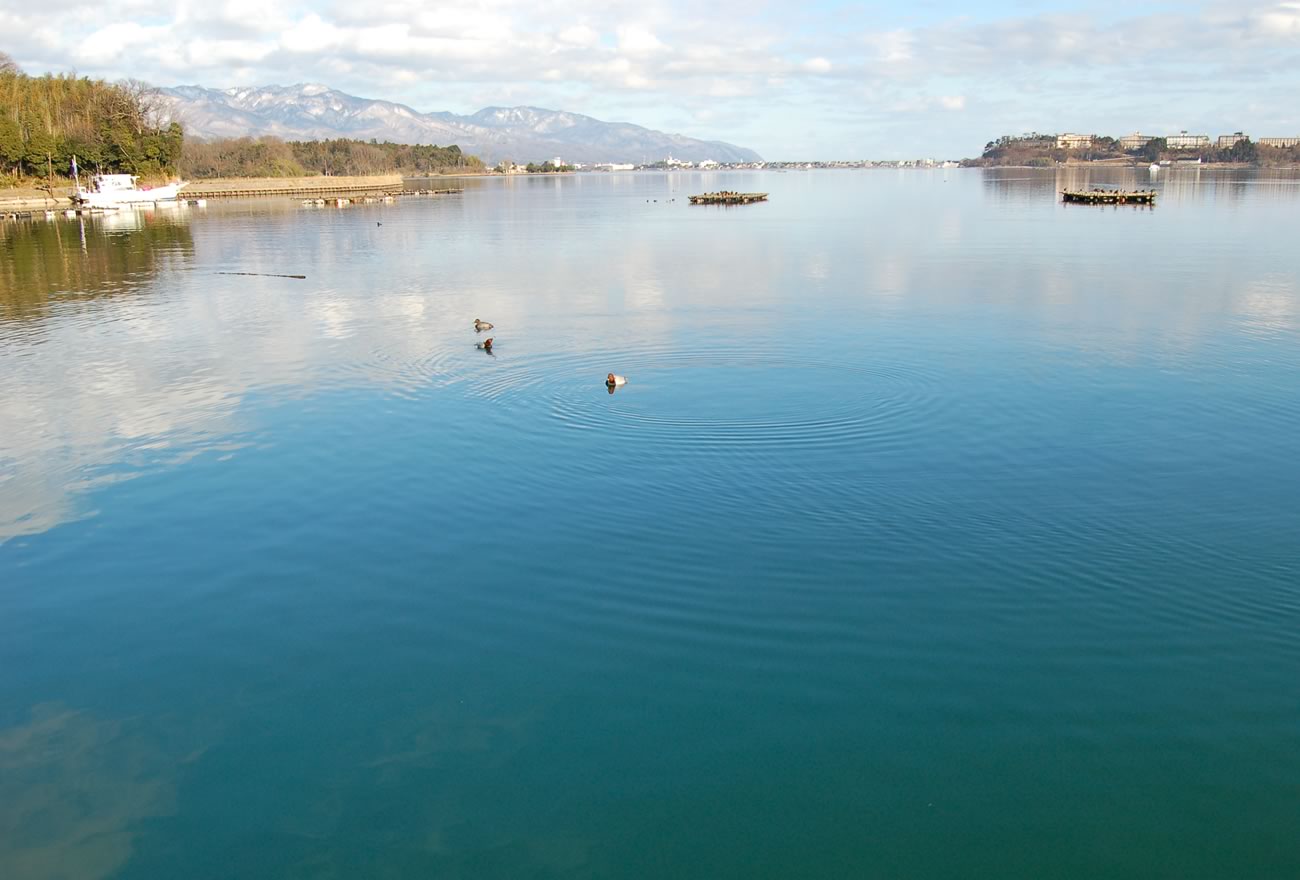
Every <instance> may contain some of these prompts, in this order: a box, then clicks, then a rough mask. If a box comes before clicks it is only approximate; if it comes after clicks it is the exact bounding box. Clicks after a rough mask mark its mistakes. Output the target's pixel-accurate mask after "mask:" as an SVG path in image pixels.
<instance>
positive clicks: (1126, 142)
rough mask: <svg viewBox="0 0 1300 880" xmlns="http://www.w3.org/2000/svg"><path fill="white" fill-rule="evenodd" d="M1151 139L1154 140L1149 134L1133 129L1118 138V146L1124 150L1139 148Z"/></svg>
mask: <svg viewBox="0 0 1300 880" xmlns="http://www.w3.org/2000/svg"><path fill="white" fill-rule="evenodd" d="M1153 140H1155V138H1154V137H1152V136H1151V135H1149V134H1142V133H1140V132H1136V131H1135V132H1133V133H1132V134H1126V135H1124V136H1123V137H1122V138H1120V139H1119V148H1120V149H1121V150H1124V151H1126V152H1127V151H1129V150H1140V149H1142V148H1143V147H1145V146H1146V145H1147V144H1149V143H1151V142H1152V141H1153Z"/></svg>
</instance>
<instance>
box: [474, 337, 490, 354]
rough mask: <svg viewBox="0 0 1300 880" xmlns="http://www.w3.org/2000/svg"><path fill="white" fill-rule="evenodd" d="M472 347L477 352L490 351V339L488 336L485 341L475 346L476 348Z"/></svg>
mask: <svg viewBox="0 0 1300 880" xmlns="http://www.w3.org/2000/svg"><path fill="white" fill-rule="evenodd" d="M474 347H475V348H477V349H478V350H479V351H491V350H492V337H491V336H489V337H488V338H487V339H484V340H483V341H482V342H480V343H479V344H478V345H476V346H474Z"/></svg>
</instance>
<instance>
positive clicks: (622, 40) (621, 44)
mask: <svg viewBox="0 0 1300 880" xmlns="http://www.w3.org/2000/svg"><path fill="white" fill-rule="evenodd" d="M617 34H618V48H619V49H621V50H622V51H624V52H658V51H659V50H661V49H663V48H665V47H664V44H663V43H661V42H660V41H659V38H658V37H656V36H655V35H654V34H653V33H652V32H650V31H649V30H647V29H646V28H644V27H642V26H641V25H637V24H628V25H620V26H619V27H618V30H617Z"/></svg>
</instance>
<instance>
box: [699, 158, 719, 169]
mask: <svg viewBox="0 0 1300 880" xmlns="http://www.w3.org/2000/svg"><path fill="white" fill-rule="evenodd" d="M700 167H701V168H717V167H718V163H717V162H715V161H713V160H712V159H701V160H700Z"/></svg>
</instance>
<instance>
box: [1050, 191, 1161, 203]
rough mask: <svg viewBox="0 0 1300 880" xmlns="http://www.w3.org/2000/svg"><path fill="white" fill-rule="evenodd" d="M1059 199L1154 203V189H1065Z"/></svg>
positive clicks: (1080, 201) (1069, 200)
mask: <svg viewBox="0 0 1300 880" xmlns="http://www.w3.org/2000/svg"><path fill="white" fill-rule="evenodd" d="M1061 199H1062V201H1066V202H1076V203H1078V204H1082V205H1154V204H1155V203H1156V191H1155V190H1153V189H1144V190H1136V191H1133V192H1129V191H1128V190H1120V189H1087V190H1082V189H1076V190H1069V189H1067V190H1063V191H1062V192H1061Z"/></svg>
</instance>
